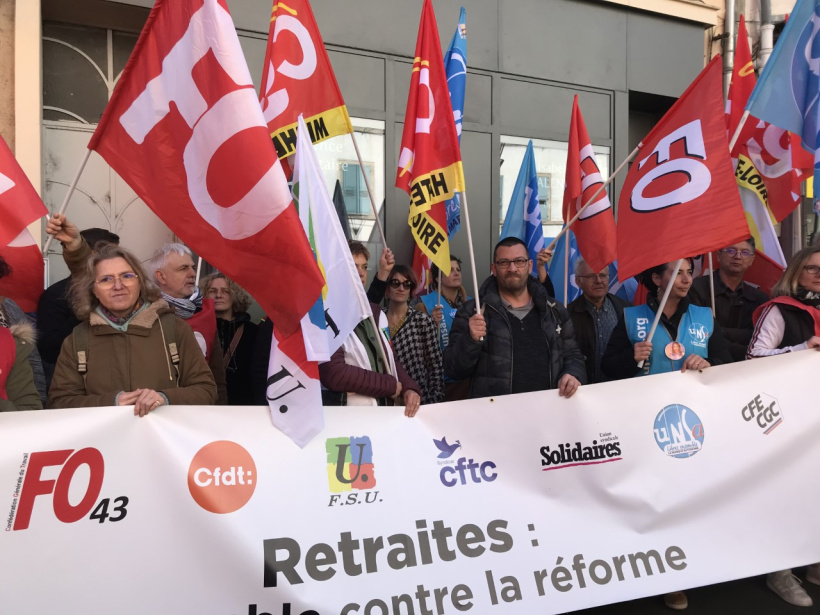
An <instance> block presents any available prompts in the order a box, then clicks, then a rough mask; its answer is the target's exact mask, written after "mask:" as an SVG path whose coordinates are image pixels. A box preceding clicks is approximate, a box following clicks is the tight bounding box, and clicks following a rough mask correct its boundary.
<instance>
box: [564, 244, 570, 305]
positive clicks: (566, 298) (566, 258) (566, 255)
mask: <svg viewBox="0 0 820 615" xmlns="http://www.w3.org/2000/svg"><path fill="white" fill-rule="evenodd" d="M567 305H569V235H567V240H566V241H565V242H564V306H565V307H566V306H567Z"/></svg>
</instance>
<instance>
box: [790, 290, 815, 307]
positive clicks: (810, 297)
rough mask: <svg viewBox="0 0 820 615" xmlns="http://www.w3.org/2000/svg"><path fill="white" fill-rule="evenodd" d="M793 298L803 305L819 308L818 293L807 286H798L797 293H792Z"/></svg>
mask: <svg viewBox="0 0 820 615" xmlns="http://www.w3.org/2000/svg"><path fill="white" fill-rule="evenodd" d="M794 298H795V299H797V300H798V301H799V302H800V303H803V304H805V305H810V306H811V307H813V308H820V293H814V292H812V291H810V290H809V289H808V288H803V287H802V286H798V287H797V293H796V294H795V295H794Z"/></svg>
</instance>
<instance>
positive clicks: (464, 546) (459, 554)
mask: <svg viewBox="0 0 820 615" xmlns="http://www.w3.org/2000/svg"><path fill="white" fill-rule="evenodd" d="M818 366H820V356H818V354H817V353H816V352H811V351H806V352H798V353H793V354H789V355H782V356H779V357H772V358H767V359H757V360H754V361H750V362H747V363H743V364H736V365H730V366H724V367H715V368H710V369H707V370H705V371H704V372H703V373H698V372H691V371H690V372H686V373H683V374H681V373H671V374H663V375H658V376H650V377H646V378H636V379H632V380H629V381H621V382H615V383H610V384H601V385H594V386H588V387H582V388H581V389H580V391H579V392H578V393H577V394H576V395H575V396H574V397H573V398H571V399H569V400H566V399H561V398H559V397H558V396H557V394H556V393H555V392H554V391H549V392H541V393H528V394H523V395H517V396H508V397H499V398H494V399H492V398H488V399H482V400H475V401H467V402H458V403H451V404H441V405H438V406H435V407H432V406H429V407H423V408H422V410H421V411H420V413H419V416H418V417H417V418H416V419H407V418H405V417H403V416H402V414H401V409H400V408H396V409H389V408H360V409H356V408H331V409H328V410H327V421H326V427H325V430H324V432H323V433H322V434H321V436H320V437H318V438H315V439H314V440H313V441H311V442H310V443H309V444H308V445H307V446H306V447H305V448H304V449H299V448H298V447H297V446H296V445H294V444H293V443H292V442H291V441H290V440H288V439H287V438H286V437H285V436H284V435H282V434H281V433H280V432H279V431H277V430H276V429H274V428H273V427H272V426H271V424H270V418H269V414H268V411H267V409H266V408H261V407H257V408H224V407H223V408H220V407H216V406H214V407H165V408H160V409H159V410H157V411H155V412H153V413H152V414H150V415H148V416H147V417H146V418H143V419H138V418H135V417H134V416H133V415H131V413H130V411H129V409H127V408H89V409H78V410H58V411H40V412H26V413H6V414H4V415H0V494H2V495H0V509H1V510H2V519H3V521H4V531H2V532H0V570H2V571H3V572H2V581H1V582H0V605H2V607H0V610H2V612H4V613H14V614H15V615H21V614H27V613H50V612H60V613H77V614H80V613H82V614H87V613H108V612H116V613H121V614H129V613H133V614H140V615H144V614H145V613H203V614H205V613H207V614H213V615H263V614H265V613H267V614H269V615H285V614H288V615H299V614H301V615H316V614H320V615H328V614H339V615H354V614H356V615H359V614H365V615H388V614H389V615H393V614H396V613H401V614H402V615H405V614H407V613H413V614H418V613H425V614H435V615H445V614H446V615H453V614H457V613H463V612H472V613H476V614H483V613H503V614H507V613H535V612H537V613H563V612H567V611H572V610H576V609H580V608H585V607H591V606H595V605H600V604H606V603H611V602H617V601H622V600H628V599H632V598H637V597H641V596H646V595H653V594H661V593H664V592H668V591H673V590H679V589H685V588H688V587H694V586H700V585H705V584H710V583H716V582H720V581H725V580H728V579H732V578H741V577H747V576H751V575H757V574H761V573H764V572H768V571H772V570H781V569H784V568H788V567H791V566H798V565H804V564H808V563H811V562H816V561H820V536H818V533H820V530H819V529H818V527H817V523H816V520H815V512H816V511H817V510H818V506H820V489H817V479H816V478H812V477H816V476H817V472H816V468H817V467H820V447H817V446H816V442H817V440H818V437H820V413H818V412H817V411H816V407H815V406H816V403H815V402H814V397H815V391H816V389H815V388H814V387H815V382H814V378H816V374H817V371H818ZM798 477H799V481H800V485H801V487H800V489H795V488H794V485H795V482H796V480H797V478H798Z"/></svg>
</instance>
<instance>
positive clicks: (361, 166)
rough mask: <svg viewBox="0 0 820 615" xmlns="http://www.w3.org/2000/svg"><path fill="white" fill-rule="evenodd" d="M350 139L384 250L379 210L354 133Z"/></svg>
mask: <svg viewBox="0 0 820 615" xmlns="http://www.w3.org/2000/svg"><path fill="white" fill-rule="evenodd" d="M350 138H351V139H352V140H353V149H355V150H356V158H357V159H358V160H359V169H360V170H361V172H362V177H364V185H365V187H366V188H367V195H368V196H369V197H370V205H371V207H372V208H373V217H375V218H376V228H378V229H379V236H380V237H381V238H382V246H384V247H385V248H386V247H387V239H385V236H384V229H383V228H382V221H381V219H380V218H379V210H378V209H376V199H374V198H373V191H372V190H371V189H370V180H369V179H367V173H365V169H364V162H362V155H361V154H360V153H359V144H358V143H356V133H355V132H351V133H350Z"/></svg>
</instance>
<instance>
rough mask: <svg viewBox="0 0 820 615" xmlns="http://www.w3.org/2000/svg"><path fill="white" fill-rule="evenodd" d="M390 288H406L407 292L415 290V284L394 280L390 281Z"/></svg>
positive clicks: (408, 281)
mask: <svg viewBox="0 0 820 615" xmlns="http://www.w3.org/2000/svg"><path fill="white" fill-rule="evenodd" d="M390 288H404V289H405V290H410V289H411V288H413V283H412V282H411V281H410V280H405V281H404V282H400V281H399V280H397V279H395V278H393V279H392V280H390Z"/></svg>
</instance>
